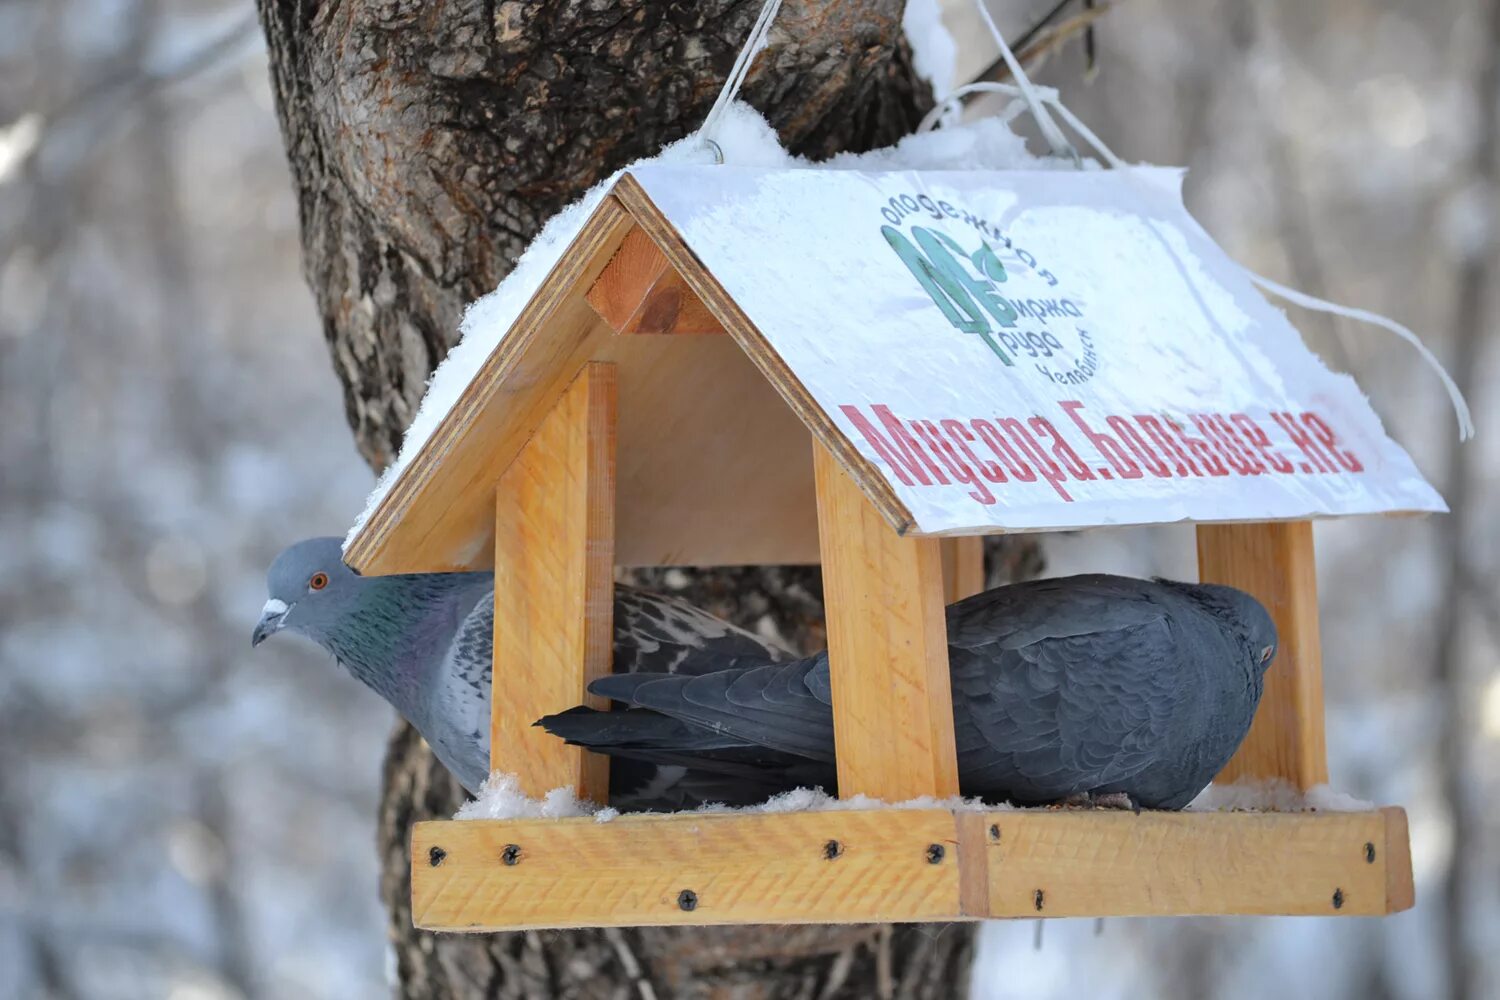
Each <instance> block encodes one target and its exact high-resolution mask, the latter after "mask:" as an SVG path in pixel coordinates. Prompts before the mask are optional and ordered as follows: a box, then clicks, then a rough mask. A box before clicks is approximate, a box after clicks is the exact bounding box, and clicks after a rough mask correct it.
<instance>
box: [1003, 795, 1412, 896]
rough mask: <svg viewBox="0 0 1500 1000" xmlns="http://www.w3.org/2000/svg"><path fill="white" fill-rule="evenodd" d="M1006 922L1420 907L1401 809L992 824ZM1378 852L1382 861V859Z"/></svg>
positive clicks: (1078, 814)
mask: <svg viewBox="0 0 1500 1000" xmlns="http://www.w3.org/2000/svg"><path fill="white" fill-rule="evenodd" d="M986 823H987V824H988V825H992V826H993V827H994V830H993V832H994V833H996V834H998V836H992V837H990V838H989V841H988V843H989V847H988V851H989V853H988V868H989V882H990V887H989V912H990V915H991V916H995V917H1084V916H1090V917H1113V916H1121V917H1129V916H1169V915H1170V916H1186V915H1194V914H1236V913H1240V914H1262V915H1271V914H1290V915H1312V916H1336V915H1338V916H1375V915H1381V914H1386V913H1394V912H1396V911H1398V910H1403V909H1406V908H1407V907H1409V906H1411V903H1412V893H1411V875H1410V869H1411V861H1410V857H1411V853H1410V846H1409V845H1408V844H1407V841H1406V814H1405V813H1404V812H1402V811H1401V810H1400V809H1380V810H1376V811H1373V812H1360V813H1248V812H1238V813H1163V812H1143V813H1141V814H1140V815H1133V814H1131V813H1128V812H1106V811H1098V810H1095V811H1088V812H1084V811H1074V812H1070V811H1056V812H1047V811H1033V810H1026V811H1018V812H998V813H991V814H989V815H988V816H987V818H986ZM1371 847H1373V848H1374V853H1373V854H1372V853H1370V848H1371Z"/></svg>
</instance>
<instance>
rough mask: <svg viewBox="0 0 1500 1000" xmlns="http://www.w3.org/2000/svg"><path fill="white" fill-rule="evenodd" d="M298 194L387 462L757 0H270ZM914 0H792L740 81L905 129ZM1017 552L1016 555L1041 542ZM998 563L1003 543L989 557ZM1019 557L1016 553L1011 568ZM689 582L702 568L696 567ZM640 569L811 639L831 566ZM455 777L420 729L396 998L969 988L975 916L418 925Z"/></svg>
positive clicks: (775, 115)
mask: <svg viewBox="0 0 1500 1000" xmlns="http://www.w3.org/2000/svg"><path fill="white" fill-rule="evenodd" d="M258 2H259V8H260V14H261V21H262V24H263V27H264V29H265V34H266V39H267V42H268V45H269V48H270V53H271V75H272V82H273V86H274V90H275V94H276V100H277V109H278V114H279V116H280V119H281V126H282V131H283V135H284V138H285V141H286V146H287V152H288V158H289V161H290V165H291V173H292V179H293V182H294V184H295V187H296V191H297V194H298V198H299V204H300V211H301V221H302V241H303V249H304V257H305V259H304V270H305V274H306V277H307V280H308V283H309V284H310V285H311V286H312V290H313V294H314V296H315V297H316V300H317V304H318V308H319V310H320V312H321V314H322V317H323V324H324V333H325V336H326V338H327V341H328V345H329V350H330V352H331V354H332V357H333V363H334V367H335V369H336V371H337V373H338V376H339V378H340V380H341V382H342V383H343V385H344V391H345V404H346V409H347V413H348V417H349V422H350V425H351V426H352V428H353V430H354V434H355V438H356V440H357V442H358V445H359V448H360V451H361V453H362V454H363V455H364V456H365V458H366V460H367V461H369V463H370V464H371V465H372V466H373V467H375V468H377V469H379V468H381V467H383V466H384V465H386V464H387V463H388V462H390V461H391V459H392V458H393V457H394V455H395V453H396V450H397V448H398V447H399V444H400V439H401V434H402V432H403V430H404V429H405V427H406V426H407V424H408V423H409V421H410V419H411V417H412V415H413V413H414V412H415V408H416V405H417V403H418V401H419V399H420V397H421V394H422V390H423V388H424V386H425V384H426V381H427V377H428V376H429V374H430V373H431V371H432V369H433V368H434V367H435V366H436V364H437V363H438V361H439V360H441V358H442V357H443V355H444V354H445V353H446V352H447V351H448V349H449V348H450V347H452V346H453V343H454V341H455V338H456V335H457V329H458V321H459V317H460V315H461V312H462V310H463V307H464V305H465V304H466V303H467V302H469V301H472V300H473V299H475V298H477V297H478V296H480V295H482V294H484V293H486V292H488V291H490V290H491V289H493V288H494V287H495V285H496V284H498V283H499V281H500V279H501V278H502V277H503V276H504V275H505V273H506V272H507V270H508V269H509V268H510V266H511V263H512V261H513V260H514V259H515V257H516V255H517V254H518V253H519V252H520V251H521V250H522V249H523V248H524V247H525V245H526V243H527V242H528V240H529V239H530V237H531V236H532V235H533V234H534V233H535V232H536V230H537V229H538V228H539V227H540V225H541V224H542V223H543V222H545V221H546V219H547V218H548V217H549V216H551V215H552V214H553V213H554V212H555V211H556V210H557V209H559V208H561V207H562V206H563V205H565V204H567V203H568V202H570V201H572V200H573V199H574V198H576V197H577V196H578V195H579V194H581V193H582V192H583V191H584V190H585V189H586V188H587V187H588V186H589V185H591V184H592V183H594V182H595V181H596V180H598V179H599V178H600V177H601V176H603V175H604V174H606V173H607V172H608V171H610V170H612V169H614V168H616V167H618V166H620V165H622V164H624V163H626V162H629V161H630V160H632V159H635V158H638V157H640V156H643V155H647V154H649V153H652V152H654V151H655V150H656V149H658V148H659V147H660V146H662V145H663V144H664V143H667V142H670V141H672V140H674V139H677V138H680V137H681V136H683V135H685V134H687V133H689V132H691V131H692V130H693V129H694V128H696V127H697V125H698V124H699V123H700V122H701V121H702V118H703V115H704V114H705V113H706V112H707V110H708V107H709V105H710V104H711V103H712V102H713V99H714V97H715V95H716V93H717V91H718V89H719V86H720V84H721V82H722V80H723V78H724V75H725V73H726V71H727V70H728V68H729V65H730V63H731V62H733V60H734V57H735V55H736V53H737V51H738V49H739V46H740V44H741V43H742V40H743V38H744V37H745V34H746V32H747V31H748V29H749V26H750V24H751V22H752V21H753V20H754V18H755V16H756V14H757V12H758V10H759V8H760V4H759V3H758V2H753V0H697V2H695V0H672V2H649V0H549V2H511V0H426V2H424V0H323V2H319V0H258ZM903 6H904V4H903V2H902V0H839V2H833V0H789V2H787V3H786V5H785V6H784V8H783V10H782V13H781V15H780V18H779V20H778V22H777V24H776V27H775V28H774V30H773V31H772V34H771V45H770V49H769V50H768V51H767V52H766V53H764V54H763V55H762V56H761V57H760V59H759V60H758V62H757V64H756V67H757V68H756V71H755V72H754V73H752V74H751V76H750V80H749V83H748V85H747V86H746V88H745V92H744V97H745V99H747V100H748V101H749V102H750V103H751V104H753V105H754V106H756V107H757V108H759V109H761V110H762V111H763V112H764V113H765V114H766V115H767V116H768V118H769V119H770V121H771V124H772V125H773V126H774V127H775V128H776V129H777V132H778V133H779V134H780V136H781V138H782V141H783V142H784V143H785V144H786V145H787V146H788V147H789V148H790V149H792V150H793V151H794V152H798V153H802V154H807V155H810V156H814V157H820V156H826V155H828V154H831V153H834V152H837V151H840V150H846V149H855V150H859V149H866V148H871V147H874V146H879V145H884V144H887V143H890V142H892V141H893V140H895V139H897V138H898V137H900V136H901V135H903V134H905V133H906V132H908V131H910V129H911V128H912V127H913V126H914V125H915V124H916V122H917V121H918V120H919V118H920V114H921V112H922V111H923V110H925V107H924V105H925V104H926V103H927V100H928V99H927V96H926V88H925V87H924V85H922V84H921V83H920V82H919V81H917V80H916V79H915V77H914V75H913V73H912V69H911V63H910V55H909V52H908V50H907V49H906V46H905V43H904V41H903V40H902V38H901V35H900V20H901V11H902V8H903ZM1025 558H1027V556H1026V550H1021V549H1017V550H1015V551H1014V552H1012V553H1011V555H1010V557H1009V561H1010V562H1011V563H1015V562H1016V560H1017V559H1023V560H1024V559H1025ZM997 565H998V563H997ZM1012 568H1014V566H1012ZM683 581H686V582H685V583H684V582H683ZM648 582H653V583H655V584H657V585H663V584H665V583H667V582H675V583H677V584H678V585H679V586H678V588H677V589H682V590H685V592H686V593H687V596H689V597H690V598H691V599H695V600H698V601H699V602H701V603H703V604H704V605H705V606H708V607H711V608H713V609H714V610H716V611H718V612H719V613H721V614H724V615H726V616H727V617H729V618H732V619H734V620H737V621H740V622H742V623H754V622H756V621H758V620H760V619H761V618H763V617H764V616H766V615H770V616H771V618H772V619H773V620H774V621H775V622H776V623H777V625H778V627H780V629H781V630H782V632H783V634H784V635H785V636H786V637H787V638H788V639H789V640H790V641H791V642H793V643H795V644H799V645H807V644H816V643H817V642H818V641H819V639H820V636H819V635H818V633H819V631H820V629H821V625H820V619H821V611H820V599H821V588H820V585H819V583H818V577H817V572H816V570H810V569H774V568H772V569H764V570H738V571H714V572H699V573H693V574H687V575H683V576H681V577H678V576H676V575H673V576H671V577H667V576H664V575H662V574H655V575H654V576H652V579H651V580H650V581H648ZM460 796H461V790H460V789H459V788H458V786H457V785H456V783H454V782H453V781H452V779H451V778H450V777H449V776H448V775H447V773H446V772H445V771H444V770H443V769H442V768H441V767H440V766H438V765H436V764H435V763H434V762H433V760H432V758H431V756H430V754H429V753H428V751H427V749H426V747H425V746H424V745H423V743H422V741H421V740H420V738H418V737H417V736H416V734H415V732H414V731H413V730H412V729H410V727H407V726H405V725H401V726H399V727H398V728H397V730H396V732H395V734H394V735H393V738H392V741H391V745H390V749H389V753H388V756H387V760H386V767H385V794H384V800H383V804H382V808H381V815H380V834H379V837H380V849H381V851H382V857H383V863H384V875H383V878H382V884H381V893H382V896H383V898H384V900H385V903H386V905H387V906H388V908H389V911H390V928H389V929H390V937H391V943H392V946H393V949H394V952H395V959H396V969H397V972H398V975H399V981H400V986H399V992H400V995H402V996H405V997H412V998H423V1000H429V998H431V1000H436V998H447V997H470V996H496V997H629V996H638V997H640V998H641V1000H650V998H651V997H653V996H654V997H659V998H662V1000H666V998H668V997H690V996H720V997H731V996H732V997H772V996H776V997H781V996H788V997H793V996H795V997H836V996H859V997H864V996H893V997H954V996H960V995H962V994H964V993H965V992H966V988H967V980H968V967H969V964H970V957H971V952H972V942H973V933H972V930H971V928H969V927H967V926H961V925H955V926H946V927H911V926H897V927H885V928H881V927H868V926H851V927H831V928H768V927H744V928H722V929H720V928H699V929H688V930H670V929H643V930H632V931H624V932H604V933H601V932H566V933H546V934H539V933H528V934H513V935H489V936H451V935H449V936H435V935H430V934H424V933H419V932H416V931H414V930H413V929H412V927H411V918H410V911H409V909H408V873H409V859H408V857H407V838H408V832H409V830H410V827H411V824H412V823H413V822H414V821H416V820H419V819H425V818H429V817H435V816H438V817H446V816H449V815H451V814H452V813H453V811H454V809H455V808H456V807H457V805H458V803H459V802H460V801H461V798H460Z"/></svg>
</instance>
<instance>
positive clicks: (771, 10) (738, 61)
mask: <svg viewBox="0 0 1500 1000" xmlns="http://www.w3.org/2000/svg"><path fill="white" fill-rule="evenodd" d="M780 10H781V0H766V2H765V4H764V5H763V6H762V7H761V9H760V15H759V16H758V17H756V19H755V24H754V25H752V26H751V28H750V36H749V37H748V38H746V39H745V45H744V47H743V48H742V49H740V54H739V55H738V56H737V57H736V58H735V60H734V66H732V67H731V68H730V70H729V76H728V77H727V78H726V79H725V80H724V88H723V89H722V90H720V91H719V96H718V99H717V100H715V101H714V106H713V107H711V108H709V109H708V116H707V117H705V118H704V119H703V127H702V128H700V129H699V130H698V134H699V135H700V136H701V137H702V139H703V144H704V146H705V147H707V148H708V149H711V150H712V151H713V152H714V157H715V159H716V160H717V162H719V163H723V162H724V151H723V149H721V148H720V146H719V144H718V143H717V142H716V141H715V140H714V134H715V133H716V132H717V131H718V128H719V119H721V118H723V117H724V111H725V109H726V108H728V107H729V105H730V104H732V103H734V99H735V98H736V97H738V96H739V94H740V88H741V87H742V86H744V85H745V78H746V77H748V76H749V75H750V64H751V63H753V62H754V61H755V57H756V56H757V55H759V54H760V50H761V49H763V48H765V47H766V39H767V37H769V35H770V34H771V22H773V21H775V20H776V15H777V13H778V12H779V11H780Z"/></svg>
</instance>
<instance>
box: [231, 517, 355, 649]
mask: <svg viewBox="0 0 1500 1000" xmlns="http://www.w3.org/2000/svg"><path fill="white" fill-rule="evenodd" d="M266 584H267V589H268V590H269V591H270V599H269V600H267V601H266V606H265V607H264V608H263V609H262V610H261V615H260V621H259V622H257V623H256V625H255V631H254V632H253V633H251V636H250V645H251V646H259V645H260V644H261V643H262V642H265V641H266V640H267V639H269V638H270V637H271V636H273V635H275V634H276V633H277V632H280V631H282V630H283V629H290V630H291V631H293V632H297V633H300V634H301V635H305V636H307V637H308V638H309V639H312V640H313V641H314V642H317V643H319V644H322V645H326V644H327V640H328V638H329V635H330V632H331V631H333V630H335V629H336V628H337V626H338V623H339V622H340V621H342V620H343V619H344V617H345V616H346V615H347V614H348V613H349V609H350V608H351V607H353V606H354V605H355V603H356V598H357V597H358V595H359V592H360V590H361V588H362V587H363V586H364V585H365V584H366V581H365V580H364V579H363V578H361V577H360V576H359V575H358V574H357V573H355V572H354V571H353V570H352V569H350V568H349V567H348V566H345V565H344V554H343V543H342V541H341V540H340V539H337V538H309V539H306V540H304V541H300V542H297V543H296V544H294V545H290V546H288V547H287V548H286V549H285V550H283V551H282V553H281V555H279V556H277V557H276V561H275V562H273V563H272V564H271V571H270V572H269V573H268V574H267V575H266Z"/></svg>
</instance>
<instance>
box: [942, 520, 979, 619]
mask: <svg viewBox="0 0 1500 1000" xmlns="http://www.w3.org/2000/svg"><path fill="white" fill-rule="evenodd" d="M941 542H942V549H943V600H944V602H945V603H948V604H952V603H953V602H954V601H961V600H963V599H964V598H965V597H973V596H974V595H975V594H977V593H979V592H980V591H982V590H983V589H984V536H983V535H963V536H961V537H957V538H944V539H941Z"/></svg>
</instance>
